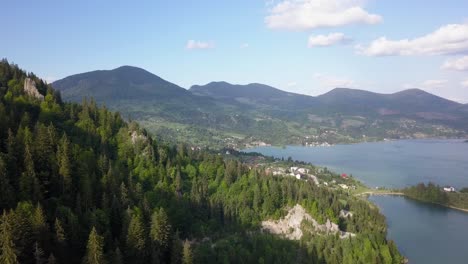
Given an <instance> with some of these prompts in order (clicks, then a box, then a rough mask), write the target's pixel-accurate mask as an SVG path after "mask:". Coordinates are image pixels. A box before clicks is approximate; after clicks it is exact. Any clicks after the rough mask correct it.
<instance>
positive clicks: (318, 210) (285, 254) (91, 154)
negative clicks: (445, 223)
mask: <svg viewBox="0 0 468 264" xmlns="http://www.w3.org/2000/svg"><path fill="white" fill-rule="evenodd" d="M26 78H29V79H30V80H32V81H34V82H35V88H36V89H37V91H38V92H39V93H40V94H41V95H42V96H43V97H42V96H32V95H31V94H30V93H27V92H26V90H25V88H24V83H25V80H26ZM0 128H1V129H0V212H1V217H0V263H2V264H3V263H9V264H10V263H11V264H12V263H49V264H52V263H90V264H91V263H96V264H97V263H116V264H118V263H186V264H188V263H239V262H244V263H401V262H402V259H403V258H402V257H401V255H400V254H399V252H398V250H397V249H396V246H395V245H394V244H393V242H392V241H387V240H386V223H385V218H384V217H383V216H382V215H381V214H380V213H379V211H378V209H376V208H375V207H372V206H371V205H370V204H369V203H368V202H367V201H364V200H360V199H358V198H355V197H352V196H350V195H348V194H347V193H345V192H342V191H339V190H330V189H327V188H323V187H318V186H316V185H314V183H312V182H307V181H301V180H296V179H294V178H292V177H288V178H285V177H279V176H271V175H267V174H266V173H265V172H264V171H262V170H257V169H255V168H249V167H248V166H247V165H246V164H244V163H242V162H240V161H238V160H236V159H230V160H224V159H223V158H222V156H220V155H216V154H212V153H208V152H206V151H203V150H197V149H194V148H191V147H190V146H187V145H184V144H178V145H169V144H165V143H163V142H157V141H156V140H153V139H152V137H151V136H149V135H148V134H147V132H146V131H145V130H144V129H141V128H140V127H139V126H138V125H137V124H136V123H127V122H125V121H124V120H123V119H122V117H121V116H120V115H119V114H118V113H113V112H110V111H108V110H107V109H106V108H105V107H99V106H97V104H96V103H95V102H94V101H93V100H83V102H82V103H81V104H76V103H64V102H62V100H61V97H60V94H59V93H58V92H56V91H54V90H53V89H52V87H51V86H50V85H48V84H46V83H45V82H44V81H42V80H41V79H39V78H38V77H36V76H35V75H34V74H32V73H26V72H25V71H23V70H21V69H20V68H19V67H18V66H16V65H14V64H10V63H9V62H8V61H6V60H2V61H1V63H0ZM295 204H301V205H302V206H304V208H306V210H307V211H308V212H309V213H310V214H311V215H312V216H313V217H314V218H316V219H318V221H321V222H324V220H325V219H330V220H332V221H334V222H335V223H337V224H339V225H340V228H342V229H343V230H345V231H349V232H354V233H356V234H357V235H356V236H355V237H352V238H347V239H340V238H339V237H338V236H337V235H323V234H313V233H311V234H306V235H304V236H303V238H302V239H301V240H294V241H293V240H286V239H284V238H281V237H279V236H274V235H271V234H268V233H266V232H262V231H261V229H260V223H261V221H262V220H265V219H271V218H276V219H277V218H279V217H281V216H283V215H284V214H285V210H284V209H285V208H288V207H291V206H294V205H295ZM340 210H348V211H352V212H353V213H354V216H353V217H352V218H350V219H349V218H346V219H342V218H339V217H338V215H339V213H340Z"/></svg>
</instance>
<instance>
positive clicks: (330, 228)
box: [262, 204, 355, 240]
mask: <svg viewBox="0 0 468 264" xmlns="http://www.w3.org/2000/svg"><path fill="white" fill-rule="evenodd" d="M302 221H307V222H308V223H310V224H311V226H312V229H313V230H306V231H313V232H317V233H322V234H336V233H338V234H339V235H340V238H342V239H343V238H348V237H354V236H355V234H353V233H348V232H344V231H341V230H340V228H339V227H338V225H337V224H335V223H333V222H331V221H330V220H329V219H327V222H326V223H325V224H323V225H321V224H319V223H318V222H317V221H316V220H315V219H314V218H313V217H312V216H311V215H310V214H308V213H307V212H306V211H305V209H304V208H303V207H302V206H301V205H299V204H296V205H295V206H294V207H293V208H291V209H290V210H289V212H288V214H287V215H286V216H285V217H284V218H283V219H280V220H276V221H273V220H268V221H263V222H262V229H263V230H264V231H267V232H269V233H272V234H276V235H283V236H284V237H285V238H287V239H291V240H298V239H301V238H302V235H303V232H304V231H303V229H302V228H301V227H302Z"/></svg>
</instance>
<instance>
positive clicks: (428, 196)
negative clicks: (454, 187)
mask: <svg viewBox="0 0 468 264" xmlns="http://www.w3.org/2000/svg"><path fill="white" fill-rule="evenodd" d="M403 193H404V194H405V195H406V196H408V197H410V198H413V199H416V200H420V201H423V202H429V203H436V204H441V205H446V206H452V207H457V208H462V209H468V189H467V188H463V189H461V190H460V191H459V192H445V191H444V190H443V189H442V187H441V186H439V185H436V184H434V183H428V184H427V185H426V184H424V183H420V184H418V185H416V186H412V187H408V188H405V189H403Z"/></svg>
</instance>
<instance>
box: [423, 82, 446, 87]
mask: <svg viewBox="0 0 468 264" xmlns="http://www.w3.org/2000/svg"><path fill="white" fill-rule="evenodd" d="M447 83H448V81H447V80H427V81H424V82H423V83H422V86H423V87H425V88H441V87H443V86H444V85H446V84H447Z"/></svg>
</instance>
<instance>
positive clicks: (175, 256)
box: [171, 231, 183, 264]
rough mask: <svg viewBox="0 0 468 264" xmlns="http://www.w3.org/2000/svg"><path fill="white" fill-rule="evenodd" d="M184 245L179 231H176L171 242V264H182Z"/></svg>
mask: <svg viewBox="0 0 468 264" xmlns="http://www.w3.org/2000/svg"><path fill="white" fill-rule="evenodd" d="M182 250H183V248H182V243H181V241H180V238H179V231H176V232H175V233H174V235H173V236H172V241H171V264H180V263H182V256H181V252H182Z"/></svg>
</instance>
